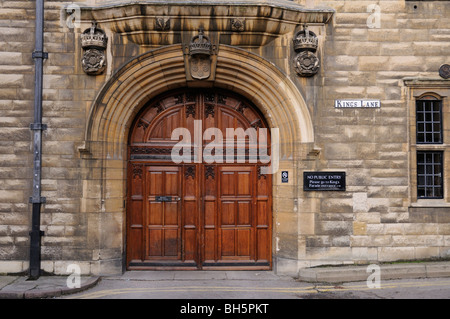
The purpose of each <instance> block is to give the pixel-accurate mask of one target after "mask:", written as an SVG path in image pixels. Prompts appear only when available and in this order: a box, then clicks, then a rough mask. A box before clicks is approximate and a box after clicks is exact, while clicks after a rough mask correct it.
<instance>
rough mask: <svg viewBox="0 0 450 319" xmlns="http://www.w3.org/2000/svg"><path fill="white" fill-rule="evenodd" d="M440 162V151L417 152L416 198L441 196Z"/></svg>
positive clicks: (441, 158)
mask: <svg viewBox="0 0 450 319" xmlns="http://www.w3.org/2000/svg"><path fill="white" fill-rule="evenodd" d="M442 162H443V153H442V152H434V151H425V152H423V151H420V152H417V196H418V198H443V181H444V179H443V176H442V171H443V165H442Z"/></svg>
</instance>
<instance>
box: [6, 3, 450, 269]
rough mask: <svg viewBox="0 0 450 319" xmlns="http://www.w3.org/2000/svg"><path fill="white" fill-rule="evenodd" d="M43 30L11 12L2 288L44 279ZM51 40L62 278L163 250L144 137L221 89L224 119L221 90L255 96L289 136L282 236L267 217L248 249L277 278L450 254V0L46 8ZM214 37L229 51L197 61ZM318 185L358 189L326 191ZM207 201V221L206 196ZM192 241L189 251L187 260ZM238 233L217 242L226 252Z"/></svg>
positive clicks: (276, 196) (48, 161) (52, 163)
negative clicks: (138, 142) (154, 226)
mask: <svg viewBox="0 0 450 319" xmlns="http://www.w3.org/2000/svg"><path fill="white" fill-rule="evenodd" d="M34 17H35V2H34V1H29V0H11V1H9V0H2V1H0V73H1V76H0V114H1V116H0V124H1V125H0V132H1V134H0V273H17V272H24V271H27V269H28V267H29V246H30V238H29V231H30V224H31V204H30V203H29V197H30V196H31V192H32V190H31V188H32V185H33V184H32V180H33V154H32V144H33V141H32V139H33V135H32V132H31V131H30V123H32V122H33V100H34V91H33V87H34V61H33V58H32V53H33V51H34V45H35V43H34V31H35V25H34ZM93 23H95V24H93ZM44 27H45V28H44V31H45V33H44V50H45V51H46V52H48V59H46V60H45V63H44V83H43V85H44V86H43V122H44V123H45V124H46V125H47V129H46V130H44V131H43V138H42V140H43V147H42V196H44V197H45V198H46V201H45V203H43V204H42V212H41V230H42V231H44V236H43V237H42V240H41V242H42V249H41V254H42V269H43V270H44V271H47V272H50V273H56V274H65V273H66V272H67V266H68V265H69V264H74V263H75V264H78V265H79V266H80V267H81V270H82V273H85V274H114V273H119V272H121V271H124V270H125V269H127V268H128V267H130V262H129V260H130V258H131V257H130V254H134V252H133V248H132V247H131V246H132V245H133V244H132V242H133V241H141V242H142V241H144V246H143V247H144V248H142V249H143V250H145V249H147V250H148V249H153V248H154V247H153V246H152V245H153V243H152V238H153V237H152V236H153V235H147V234H146V232H145V231H143V233H142V234H144V235H143V236H144V237H145V238H147V239H142V238H141V237H139V239H136V238H134V239H133V238H131V237H130V233H131V232H132V231H133V230H132V228H133V227H132V226H133V225H131V224H132V223H133V221H131V220H130V217H129V216H130V214H131V213H130V212H131V211H132V210H133V209H136V208H134V206H133V205H134V204H132V203H134V202H133V200H134V201H135V202H137V200H136V198H137V197H139V196H140V195H139V194H138V193H139V191H138V190H137V191H136V192H137V193H136V194H137V195H136V194H134V193H133V194H131V195H130V192H132V191H130V189H132V188H133V187H134V188H135V187H138V188H139V187H144V188H145V187H147V186H145V185H147V184H139V185H140V186H133V185H135V184H133V183H134V182H133V180H134V179H135V178H137V177H139V176H140V177H142V171H139V170H136V171H134V172H133V168H134V166H132V165H134V164H133V163H134V162H133V160H132V159H133V157H132V155H133V154H132V153H130V152H131V151H130V150H129V146H130V136H131V134H132V131H133V129H134V128H136V125H139V124H135V119H137V118H140V116H141V115H142V114H143V113H142V112H144V111H145V110H146V109H149V108H150V107H155V105H157V104H155V103H156V102H155V101H163V97H165V96H166V94H169V93H170V92H183V94H185V95H184V97H185V99H186V100H185V103H186V107H187V105H188V104H187V102H188V95H187V94H190V93H189V92H212V94H216V95H215V96H216V97H215V98H216V100H215V101H216V103H218V104H217V105H219V104H220V103H221V102H220V96H219V95H217V94H219V93H217V92H226V93H223V94H225V95H226V94H230V96H238V97H240V98H241V99H242V101H246V103H248V105H250V104H251V105H252V107H254V109H255V110H257V111H255V112H259V114H261V119H263V121H264V122H265V123H266V124H265V125H266V126H267V127H268V128H277V129H278V133H279V169H278V171H277V172H276V173H275V174H273V176H271V184H270V185H269V186H270V187H268V192H267V193H266V194H265V195H267V196H268V198H270V201H268V202H267V203H269V204H270V206H268V207H269V208H270V213H269V215H268V216H269V217H268V219H269V220H267V221H266V224H267V227H266V228H264V227H262V226H260V225H259V226H258V225H255V223H257V222H256V221H255V220H256V219H257V218H258V217H257V216H256V217H255V218H253V217H252V218H253V219H252V218H250V220H251V221H247V223H249V224H251V225H252V226H251V227H253V228H251V229H250V228H248V229H249V230H248V233H246V232H243V231H242V229H240V228H239V227H237V226H236V228H235V231H236V232H235V233H233V234H236V235H231V236H237V237H233V238H234V241H235V243H236V242H237V241H240V239H239V238H240V237H239V236H241V235H242V234H246V235H245V236H247V234H248V236H249V237H248V238H250V239H249V241H250V242H251V241H252V240H253V239H251V238H257V239H255V240H260V241H258V243H257V244H256V245H257V248H255V249H256V250H258V251H259V249H260V247H259V246H258V245H263V246H264V247H266V248H267V251H268V252H267V254H266V255H264V257H261V258H263V259H264V258H265V259H267V262H268V264H266V267H268V268H272V269H274V270H276V271H277V272H279V273H285V274H293V275H295V274H297V272H298V270H299V269H300V268H304V267H311V266H317V265H324V264H327V265H329V264H355V263H356V264H361V263H363V264H366V263H367V264H368V263H374V262H375V263H376V262H386V261H396V260H415V259H429V258H448V257H449V255H450V185H449V184H450V179H449V176H450V148H449V146H448V145H449V144H448V143H449V142H450V102H449V101H448V97H449V95H450V80H449V79H448V76H449V69H448V67H447V68H446V66H445V65H446V64H450V60H449V52H450V2H448V1H405V0H392V1H388V0H386V1H381V0H380V1H375V0H373V1H372V0H368V1H339V0H338V1H321V0H298V1H284V0H273V1H265V0H255V1H253V0H240V1H234V0H228V1H182V0H179V1H178V0H177V1H159V0H150V1H126V0H122V1H120V0H111V1H107V0H86V1H78V2H76V3H72V2H65V1H53V0H46V1H45V25H44ZM199 30H200V31H199ZM200 34H203V35H202V38H201V41H209V43H210V44H211V46H210V48H211V49H210V51H208V53H205V52H204V55H203V56H195V54H192V52H191V51H190V48H191V49H192V48H195V46H191V45H192V44H193V39H194V38H195V37H196V36H199V35H200ZM205 39H207V40H205ZM199 41H200V40H199ZM202 43H203V42H202ZM197 49H198V47H197ZM199 67H200V69H199ZM180 90H181V91H180ZM199 94H200V93H199ZM202 94H203V93H202ZM204 94H205V96H206V99H207V94H208V93H204ZM202 96H203V95H202ZM205 101H206V100H205ZM152 103H153V104H152ZM230 103H231V102H230ZM361 103H362V104H363V105H361ZM371 103H372V104H371ZM225 104H226V103H225ZM225 104H224V105H225ZM151 105H153V106H151ZM202 105H203V104H202ZM205 105H206V104H205ZM343 106H346V107H343ZM370 106H372V107H370ZM202 107H203V106H202ZM218 107H219V106H216V108H218ZM163 109H164V106H163ZM167 110H168V107H167ZM186 110H190V111H192V109H189V108H186ZM216 110H218V109H216ZM236 110H237V111H239V109H236ZM164 111H166V110H164ZM241 111H242V112H241V114H244V113H245V112H244V111H243V110H242V109H241ZM155 112H158V113H159V109H158V111H155ZM192 112H194V111H192ZM197 113H198V112H197ZM216 113H217V112H216ZM183 114H184V113H183ZM192 114H193V113H191V115H192ZM255 114H256V113H255ZM187 117H188V118H189V114H187ZM194 117H195V116H194ZM252 123H253V124H254V122H252ZM144 124H145V123H144ZM144 124H143V125H144ZM147 125H148V123H147ZM144 126H145V125H144ZM274 137H275V136H274V135H272V138H273V139H274ZM141 155H142V154H141ZM136 158H139V157H134V159H136ZM142 158H143V157H142ZM141 164H142V163H141ZM142 165H143V166H144V167H147V166H145V163H144V164H142ZM142 165H141V166H142ZM130 170H131V171H130ZM199 170H200V171H201V172H203V171H204V170H205V172H206V171H207V169H206V168H205V167H203V166H202V164H199V166H197V172H199ZM183 172H185V173H184V176H186V178H188V176H189V175H190V174H191V173H192V171H188V168H186V167H184V168H183ZM194 172H195V171H194ZM215 172H217V174H219V171H215ZM252 172H256V171H252ZM283 172H287V174H288V175H287V176H288V178H287V179H286V178H285V176H282V173H283ZM318 172H321V173H324V172H332V173H336V174H335V175H336V176H340V177H341V178H342V177H345V185H344V184H343V183H342V180H340V181H335V182H336V183H341V184H340V186H341V187H342V188H341V189H338V190H331V191H329V190H326V184H323V185H322V186H321V187H318V189H316V190H309V189H308V186H311V185H306V184H308V183H310V180H313V181H314V180H316V181H317V180H318V181H320V177H319V176H325V175H320V174H318ZM217 174H216V175H217ZM252 174H256V173H252ZM144 175H145V174H144ZM192 176H193V175H192V174H191V177H192ZM255 176H256V175H255ZM308 176H310V177H311V178H310V179H308ZM182 178H184V177H182ZM255 180H256V179H255ZM259 180H262V179H259ZM266 180H267V179H266ZM257 183H260V182H257ZM136 185H138V184H136ZM258 185H260V184H258ZM148 187H150V186H148ZM198 187H200V186H198ZM199 189H200V188H199ZM198 192H201V190H199V191H198ZM196 194H198V193H196ZM133 196H134V197H133ZM143 196H144V197H145V196H146V195H143ZM258 196H259V195H258ZM141 197H142V196H141ZM205 198H206V197H205ZM145 200H146V198H144V199H143V201H145ZM256 200H259V199H255V201H256ZM195 201H196V203H197V205H198V206H196V207H197V208H196V212H198V215H196V216H197V217H196V218H198V219H199V220H200V219H202V218H203V215H202V214H203V212H202V209H203V208H202V207H204V206H205V204H204V203H205V201H206V199H204V198H203V197H198V198H196V199H195ZM136 205H137V204H136ZM183 205H186V207H187V199H186V198H185V199H183V200H182V202H181V204H180V207H179V209H180V211H181V212H182V211H183V209H184V208H183ZM131 206H133V207H131ZM144 207H147V206H145V205H144ZM216 207H218V206H216ZM252 207H255V206H252ZM258 207H259V206H258ZM141 210H142V208H141ZM216 211H217V214H222V213H221V211H220V209H218V208H217V209H216ZM219 211H220V212H219ZM143 214H146V212H145V209H144V212H143ZM181 214H183V213H181ZM221 216H222V215H221ZM252 216H255V215H252ZM219 217H220V216H219ZM219 217H217V216H216V217H213V218H216V219H219ZM180 218H181V217H180ZM183 218H184V217H183ZM183 220H184V219H183ZM130 223H131V224H130ZM206 224H207V223H206V222H204V223H203V224H202V222H200V224H198V225H197V226H195V227H194V226H192V227H191V226H189V227H187V226H186V225H178V226H180V227H184V228H186V229H195V232H196V233H195V234H194V235H193V236H194V237H195V238H199V239H198V241H195V240H194V241H195V243H196V244H195V245H196V246H195V247H196V248H195V250H196V252H195V254H197V253H198V254H199V255H202V254H206V253H204V252H203V251H202V249H203V248H202V247H204V245H205V242H204V241H203V240H205V239H202V238H206V237H207V236H206V235H205V234H206V233H207V228H208V227H206V226H205V225H206ZM244 224H245V223H244ZM263 224H264V223H263ZM147 226H149V225H143V226H142V225H141V226H140V227H141V228H142V227H143V228H146V227H147ZM202 227H203V228H202ZM214 227H220V226H219V225H218V224H215V226H214V225H212V226H211V227H210V228H211V229H212V228H214ZM249 227H250V226H249ZM150 228H151V227H150V226H149V229H150ZM263 228H264V231H266V233H264V235H261V236H262V237H261V238H264V239H261V238H260V237H259V235H258V234H260V233H261V229H263ZM167 229H168V228H167ZM167 229H166V228H165V229H164V230H161V229H160V230H158V231H160V232H166V234H169V231H168V230H167ZM180 232H181V230H180ZM187 233H188V231H187V230H183V232H182V234H183V235H180V236H178V237H177V240H178V242H177V244H176V246H177V247H183V249H181V251H180V252H179V254H181V255H180V256H181V258H183V254H184V253H185V250H184V249H185V247H184V246H182V245H183V243H184V240H185V238H184V237H183V236H184V234H187ZM155 234H156V233H155ZM221 234H222V235H221ZM223 234H225V232H220V231H219V233H218V235H217V237H215V238H216V239H215V240H217V241H219V242H221V243H222V244H223V245H225V244H224V243H225V242H224V241H221V240H223V238H224V236H225V235H223ZM146 236H149V237H146ZM155 236H156V235H155ZM164 236H165V235H163V240H166V242H165V243H163V244H162V245H163V246H164V245H169V244H170V240H169V239H170V238H169V237H167V238H166V237H164ZM167 236H169V235H167ZM214 236H215V235H214ZM220 236H222V237H220ZM227 236H228V235H227ZM242 236H243V235H242ZM164 238H165V239H164ZM168 238H169V239H168ZM215 245H217V243H216V244H215ZM223 245H222V246H220V244H219V246H220V247H222V248H220V247H219V255H220V249H222V250H221V251H222V252H225V251H226V249H225V248H223ZM236 245H238V244H236ZM130 247H131V248H130ZM149 247H150V248H149ZM151 247H153V248H151ZM167 247H168V246H167ZM249 247H250V246H249ZM252 247H253V246H252ZM161 249H162V248H161ZM177 249H178V248H177ZM186 249H187V248H186ZM239 249H240V248H239V246H236V251H237V250H239ZM251 249H253V248H251ZM142 254H144V255H145V254H146V252H145V251H144V252H142ZM256 254H258V253H256ZM175 255H176V254H175ZM244 255H245V254H244ZM216 257H217V256H216ZM220 257H221V256H218V257H217V258H218V259H220ZM240 257H242V256H239V258H240ZM217 258H216V259H217ZM239 258H237V259H239ZM131 259H133V258H131ZM161 259H164V258H161ZM169 259H170V258H169ZM170 260H172V259H170ZM199 260H200V261H199V262H198V263H197V266H196V267H197V268H204V267H202V262H203V261H204V260H205V259H199ZM225 260H227V259H226V258H225ZM239 260H240V259H239ZM197 261H198V260H197ZM145 265H146V264H143V268H145ZM148 265H149V264H147V266H148ZM236 265H238V266H239V263H237V264H233V263H228V264H227V263H225V264H224V265H223V266H222V267H225V268H226V267H228V268H230V269H233V267H236ZM154 266H155V264H152V265H150V266H148V267H147V268H151V267H154ZM168 267H173V265H172V266H170V265H169V266H168ZM239 267H243V268H245V267H252V265H251V264H249V263H246V264H242V265H240V266H239ZM138 268H139V267H138ZM163 268H164V267H163Z"/></svg>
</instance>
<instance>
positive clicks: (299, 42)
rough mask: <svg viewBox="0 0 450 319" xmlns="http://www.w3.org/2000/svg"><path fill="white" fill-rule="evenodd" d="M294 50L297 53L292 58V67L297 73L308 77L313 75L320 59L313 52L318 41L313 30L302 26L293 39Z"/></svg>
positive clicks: (317, 68)
mask: <svg viewBox="0 0 450 319" xmlns="http://www.w3.org/2000/svg"><path fill="white" fill-rule="evenodd" d="M293 42H294V50H295V51H296V52H297V53H298V54H297V55H296V56H295V58H294V61H293V62H294V69H295V71H296V72H297V74H298V75H300V76H303V77H310V76H313V75H315V74H316V73H317V72H318V71H319V68H320V61H319V58H318V57H317V55H316V54H315V52H316V50H317V47H318V44H319V41H318V38H317V36H316V35H315V34H314V32H311V31H309V30H308V26H306V25H305V26H304V28H303V30H301V31H300V32H298V33H297V34H296V36H295V38H294V39H293Z"/></svg>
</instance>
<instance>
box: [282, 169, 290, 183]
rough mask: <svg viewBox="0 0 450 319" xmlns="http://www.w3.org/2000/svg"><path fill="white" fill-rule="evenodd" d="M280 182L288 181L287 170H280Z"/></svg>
mask: <svg viewBox="0 0 450 319" xmlns="http://www.w3.org/2000/svg"><path fill="white" fill-rule="evenodd" d="M281 182H282V183H289V172H288V171H282V172H281Z"/></svg>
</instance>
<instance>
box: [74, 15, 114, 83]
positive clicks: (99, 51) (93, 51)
mask: <svg viewBox="0 0 450 319" xmlns="http://www.w3.org/2000/svg"><path fill="white" fill-rule="evenodd" d="M107 45H108V37H107V36H106V33H105V32H104V31H103V30H102V29H100V28H98V27H97V23H95V22H93V23H92V27H90V28H89V29H86V30H85V31H84V32H83V33H82V34H81V46H82V48H83V51H84V52H83V58H82V60H81V64H82V66H83V71H84V72H85V73H86V74H89V75H98V74H102V73H103V71H105V69H106V53H105V51H106V47H107Z"/></svg>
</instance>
